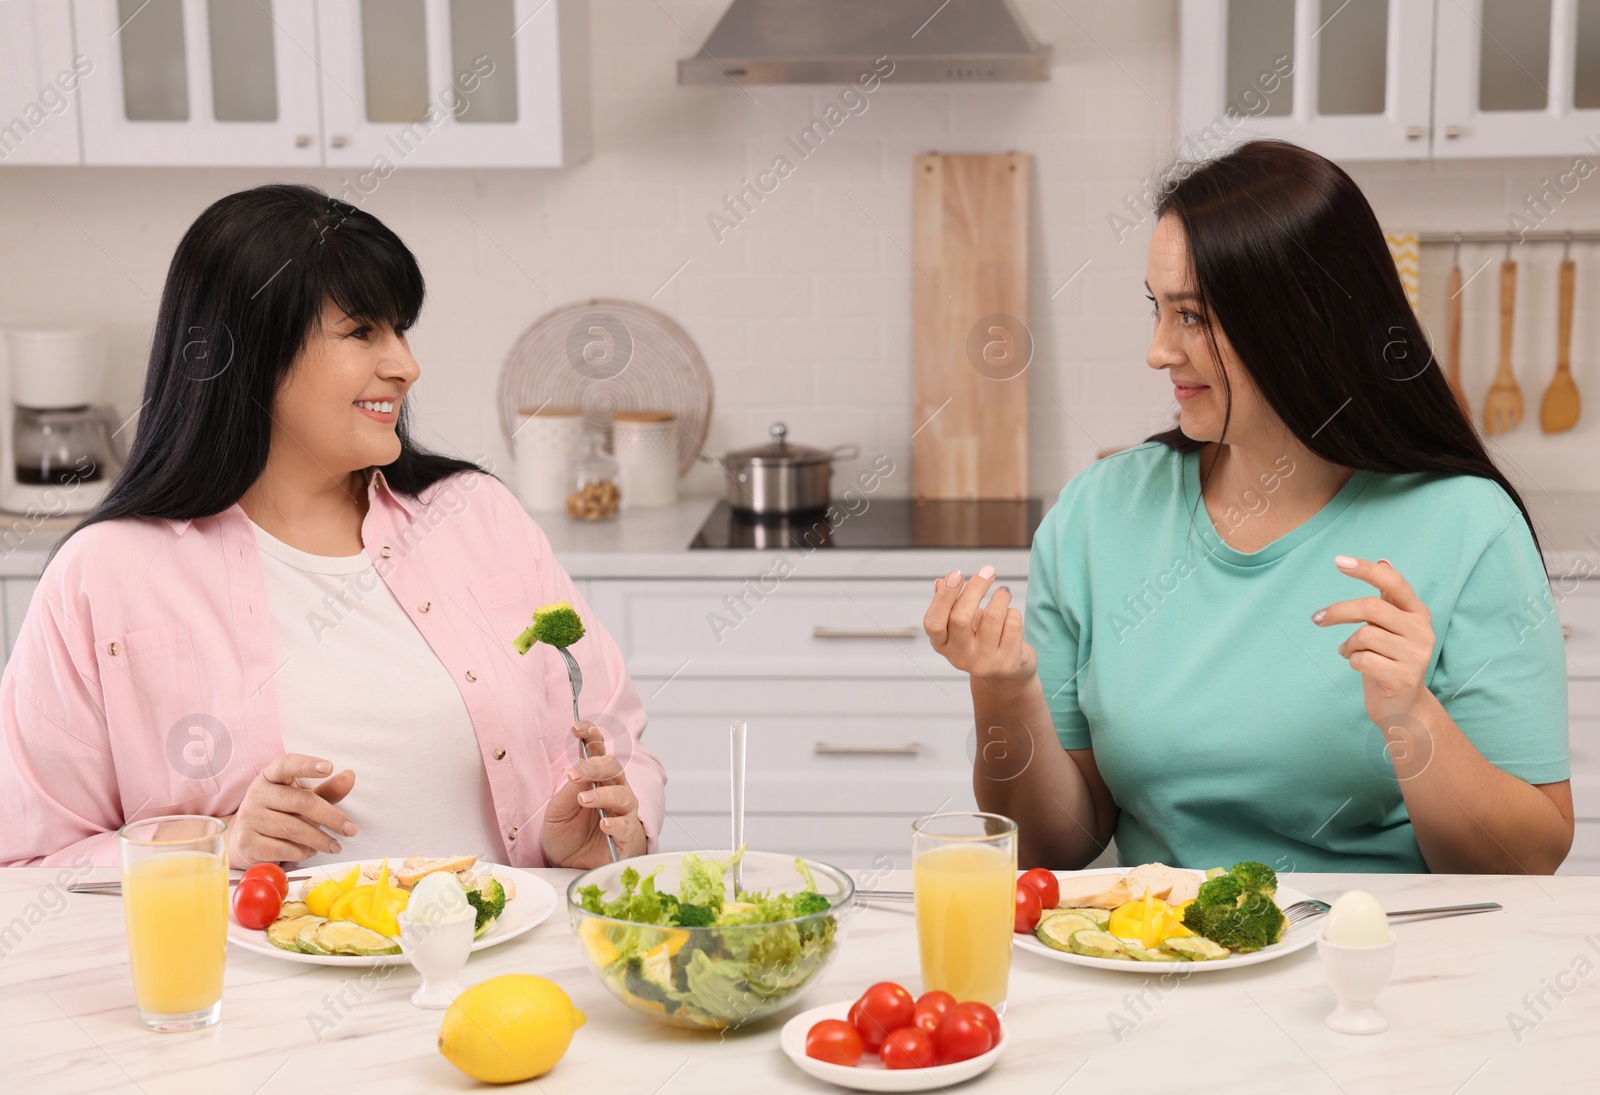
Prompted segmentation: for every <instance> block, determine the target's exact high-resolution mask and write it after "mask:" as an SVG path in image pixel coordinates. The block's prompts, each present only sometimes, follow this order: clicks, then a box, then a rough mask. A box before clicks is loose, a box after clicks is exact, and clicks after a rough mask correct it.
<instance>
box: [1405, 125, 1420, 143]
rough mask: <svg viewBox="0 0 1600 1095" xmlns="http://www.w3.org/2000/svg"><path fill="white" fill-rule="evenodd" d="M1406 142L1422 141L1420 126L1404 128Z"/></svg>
mask: <svg viewBox="0 0 1600 1095" xmlns="http://www.w3.org/2000/svg"><path fill="white" fill-rule="evenodd" d="M1406 140H1408V141H1420V140H1422V127H1421V126H1420V125H1408V126H1406Z"/></svg>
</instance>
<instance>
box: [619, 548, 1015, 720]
mask: <svg viewBox="0 0 1600 1095" xmlns="http://www.w3.org/2000/svg"><path fill="white" fill-rule="evenodd" d="M797 565H800V566H803V563H801V564H797ZM771 573H777V572H776V571H774V572H771ZM934 577H935V575H932V574H930V575H929V576H928V579H927V580H926V581H923V580H921V579H912V580H880V579H874V580H872V581H807V580H803V579H799V578H790V579H787V580H782V581H779V580H777V579H775V578H774V579H772V580H769V581H768V582H767V583H765V585H763V583H760V582H757V581H755V580H751V579H745V580H742V581H734V580H733V579H731V578H730V579H728V580H726V581H653V582H641V581H617V582H599V581H597V582H595V583H594V586H593V589H592V590H591V594H592V595H591V598H590V605H591V607H593V609H594V611H595V614H596V616H597V617H598V618H599V619H601V620H603V621H605V625H606V627H607V629H609V630H610V632H611V634H612V635H613V636H614V637H615V638H616V640H617V642H618V644H619V645H620V646H621V647H622V652H623V655H624V656H625V657H626V658H627V662H628V671H629V672H630V673H632V674H633V676H634V677H636V678H640V679H642V680H648V679H651V678H654V679H658V680H660V679H666V678H669V677H689V678H695V677H699V678H709V677H730V676H733V677H767V678H774V677H788V678H795V677H801V678H803V677H826V678H830V679H832V678H837V677H907V678H911V677H915V678H926V677H930V676H931V677H937V678H940V679H941V680H947V681H952V680H953V681H959V680H961V679H962V678H963V677H964V676H965V674H962V673H958V672H957V671H956V670H954V669H952V668H951V666H950V663H949V662H947V661H945V660H944V659H943V658H942V657H940V656H939V655H938V654H936V653H935V652H934V650H933V648H932V647H931V646H930V645H929V644H928V638H927V636H926V635H924V634H923V632H922V617H923V614H924V613H925V612H926V611H927V610H928V601H929V600H930V599H931V597H932V595H933V578H934ZM1011 591H1012V594H1013V597H1014V598H1015V603H1016V604H1017V606H1018V607H1019V608H1020V607H1021V606H1022V598H1023V596H1024V594H1025V592H1026V591H1025V589H1024V588H1023V583H1020V582H1018V583H1012V584H1011ZM946 687H948V685H947V686H946ZM644 691H645V692H646V694H648V692H649V689H648V688H645V689H644Z"/></svg>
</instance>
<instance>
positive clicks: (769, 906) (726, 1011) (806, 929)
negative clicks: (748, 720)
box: [578, 848, 838, 1027]
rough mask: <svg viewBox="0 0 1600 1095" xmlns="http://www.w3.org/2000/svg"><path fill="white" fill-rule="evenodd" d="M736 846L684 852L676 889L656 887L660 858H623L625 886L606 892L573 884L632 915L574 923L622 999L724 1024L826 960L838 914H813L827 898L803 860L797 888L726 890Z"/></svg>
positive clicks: (779, 994)
mask: <svg viewBox="0 0 1600 1095" xmlns="http://www.w3.org/2000/svg"><path fill="white" fill-rule="evenodd" d="M743 854H744V849H743V848H740V849H739V850H738V851H737V852H735V853H734V854H733V855H732V856H730V857H729V858H728V859H726V860H721V861H719V860H716V859H707V858H702V857H701V856H698V855H696V854H695V853H693V852H688V853H685V854H684V856H683V859H682V861H681V865H680V870H679V880H678V892H677V893H676V894H670V893H663V892H660V891H658V890H657V889H656V887H655V877H656V875H657V874H659V873H660V871H661V868H660V867H657V868H656V869H655V870H654V871H652V872H651V873H650V874H648V875H645V876H643V877H640V875H639V872H638V871H637V870H635V869H634V868H632V867H625V868H623V871H622V877H621V882H622V892H621V893H620V894H619V895H618V896H616V897H614V898H611V899H610V900H607V899H606V896H605V894H604V893H602V892H601V890H600V887H599V886H598V885H589V886H585V887H583V888H581V889H579V890H578V897H579V904H580V906H581V907H582V908H583V909H584V910H585V911H587V912H590V913H593V914H595V915H596V916H603V917H608V918H610V919H612V920H625V921H628V922H629V924H630V925H632V926H629V927H623V926H622V925H618V924H607V923H605V922H604V921H600V920H590V919H587V918H584V919H582V920H581V922H580V924H579V925H578V937H579V940H580V941H581V942H582V944H583V946H584V947H585V948H586V950H587V951H588V954H589V958H590V960H591V961H592V962H593V963H594V965H595V968H596V969H597V970H598V971H599V972H600V975H601V976H602V977H603V978H605V980H606V982H607V984H608V985H609V986H610V988H611V990H612V991H613V992H614V993H616V994H617V996H618V997H619V998H621V999H622V1000H623V1001H624V1002H625V1003H627V1004H629V1005H630V1006H632V1007H634V1008H637V1009H639V1010H642V1011H659V1012H660V1014H662V1015H664V1016H665V1017H666V1018H667V1019H668V1020H669V1021H672V1022H675V1023H678V1024H681V1025H687V1026H703V1027H727V1026H732V1025H734V1024H737V1023H739V1022H742V1021H743V1020H745V1019H749V1018H754V1017H755V1016H757V1015H761V1014H765V1013H766V1012H768V1011H771V1010H773V1009H774V1007H775V1006H777V1005H778V1004H779V1003H780V1002H781V1001H782V1000H783V999H784V998H785V997H786V996H787V995H788V994H789V993H790V992H791V991H793V990H795V989H797V988H799V987H800V986H801V985H803V984H805V983H806V981H808V980H810V978H811V976H812V975H813V974H814V973H816V972H817V971H818V970H820V969H821V968H822V967H823V966H824V965H826V964H827V962H828V959H829V958H830V957H831V956H832V952H833V947H834V936H835V934H836V932H837V929H838V924H837V922H836V920H835V917H834V916H832V915H827V916H818V915H817V914H819V913H828V912H829V911H830V910H831V909H832V904H831V903H830V902H829V900H828V899H827V898H826V897H824V896H822V894H820V893H818V892H817V890H816V880H815V879H814V878H813V877H812V874H811V870H810V868H808V867H807V866H806V863H805V861H804V860H803V859H800V858H798V857H797V858H796V859H795V861H794V863H795V869H796V870H797V871H798V872H799V873H800V877H801V879H802V880H803V882H804V884H805V885H804V888H803V889H800V890H797V891H795V892H793V893H765V892H751V891H740V892H738V893H736V894H734V895H733V897H732V898H729V897H728V896H727V884H726V882H725V880H724V878H725V875H726V874H727V872H728V870H729V869H730V868H731V867H732V866H733V865H734V864H735V863H736V862H738V860H739V858H740V857H741V856H742V855H743ZM806 917H811V919H804V918H806ZM689 928H699V929H709V930H701V931H688V930H685V929H689Z"/></svg>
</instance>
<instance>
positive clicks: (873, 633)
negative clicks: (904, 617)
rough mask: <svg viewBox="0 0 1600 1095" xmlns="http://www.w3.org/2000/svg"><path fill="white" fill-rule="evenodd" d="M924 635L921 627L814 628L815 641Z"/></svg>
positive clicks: (812, 631)
mask: <svg viewBox="0 0 1600 1095" xmlns="http://www.w3.org/2000/svg"><path fill="white" fill-rule="evenodd" d="M920 634H922V629H921V628H920V627H897V628H893V629H891V630H887V631H886V630H884V629H883V628H881V627H813V628H812V629H811V637H812V638H813V639H915V638H916V637H917V636H918V635H920Z"/></svg>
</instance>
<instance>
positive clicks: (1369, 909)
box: [1322, 890, 1393, 947]
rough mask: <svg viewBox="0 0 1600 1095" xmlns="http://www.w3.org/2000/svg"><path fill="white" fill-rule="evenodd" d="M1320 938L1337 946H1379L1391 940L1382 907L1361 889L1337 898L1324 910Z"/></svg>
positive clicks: (1387, 919)
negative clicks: (1325, 916) (1326, 912)
mask: <svg viewBox="0 0 1600 1095" xmlns="http://www.w3.org/2000/svg"><path fill="white" fill-rule="evenodd" d="M1322 937H1323V938H1324V939H1326V940H1327V941H1328V942H1330V943H1332V944H1334V945H1335V946H1340V947H1382V946H1386V945H1388V943H1389V941H1390V940H1391V939H1392V938H1393V936H1392V935H1390V933H1389V918H1388V916H1386V915H1385V914H1384V911H1383V906H1382V905H1380V904H1378V899H1377V898H1376V897H1373V896H1372V895H1371V894H1369V893H1367V892H1366V891H1365V890H1351V891H1349V892H1348V893H1344V894H1341V895H1339V899H1338V900H1337V901H1335V902H1334V903H1333V907H1332V908H1330V909H1329V910H1328V920H1327V923H1325V924H1324V925H1323V927H1322Z"/></svg>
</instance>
